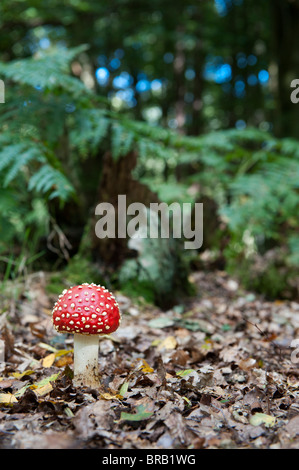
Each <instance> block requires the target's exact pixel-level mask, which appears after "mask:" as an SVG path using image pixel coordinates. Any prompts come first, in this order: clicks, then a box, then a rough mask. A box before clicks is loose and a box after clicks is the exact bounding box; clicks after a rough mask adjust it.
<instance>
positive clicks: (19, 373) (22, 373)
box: [12, 369, 34, 379]
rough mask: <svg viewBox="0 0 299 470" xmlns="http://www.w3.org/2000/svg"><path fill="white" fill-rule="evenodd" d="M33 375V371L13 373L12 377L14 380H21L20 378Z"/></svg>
mask: <svg viewBox="0 0 299 470" xmlns="http://www.w3.org/2000/svg"><path fill="white" fill-rule="evenodd" d="M31 374H34V370H29V369H28V370H25V371H24V372H13V373H12V375H13V376H14V378H15V379H21V378H22V377H25V375H31Z"/></svg>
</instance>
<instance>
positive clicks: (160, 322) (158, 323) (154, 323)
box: [148, 317, 174, 328]
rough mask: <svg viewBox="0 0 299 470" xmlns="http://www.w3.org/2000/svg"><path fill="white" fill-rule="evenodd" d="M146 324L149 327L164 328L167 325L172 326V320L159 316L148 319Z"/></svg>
mask: <svg viewBox="0 0 299 470" xmlns="http://www.w3.org/2000/svg"><path fill="white" fill-rule="evenodd" d="M148 325H149V326H150V327H151V328H166V327H167V326H173V325H174V321H173V320H172V319H171V318H168V317H159V318H154V319H153V320H151V321H149V323H148Z"/></svg>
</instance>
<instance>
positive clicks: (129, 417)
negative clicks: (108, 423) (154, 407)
mask: <svg viewBox="0 0 299 470" xmlns="http://www.w3.org/2000/svg"><path fill="white" fill-rule="evenodd" d="M152 414H153V412H152V411H146V408H145V406H144V405H139V406H137V408H136V413H126V412H124V411H122V412H121V415H120V420H121V421H142V420H144V419H148V418H150V417H151V416H152Z"/></svg>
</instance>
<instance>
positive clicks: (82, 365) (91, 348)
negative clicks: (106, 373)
mask: <svg viewBox="0 0 299 470" xmlns="http://www.w3.org/2000/svg"><path fill="white" fill-rule="evenodd" d="M98 357H99V336H98V335H89V336H88V335H81V334H79V333H74V379H73V384H74V385H75V386H80V385H83V386H85V387H92V388H94V387H98V386H99V363H98Z"/></svg>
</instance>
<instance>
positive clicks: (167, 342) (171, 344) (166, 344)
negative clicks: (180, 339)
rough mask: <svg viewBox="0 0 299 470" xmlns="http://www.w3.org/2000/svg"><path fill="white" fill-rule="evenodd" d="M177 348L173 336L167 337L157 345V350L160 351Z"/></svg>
mask: <svg viewBox="0 0 299 470" xmlns="http://www.w3.org/2000/svg"><path fill="white" fill-rule="evenodd" d="M176 347H177V340H176V339H175V337H174V336H167V338H165V339H163V340H162V341H161V343H159V345H158V347H157V349H158V351H161V350H162V349H168V350H169V349H175V348H176Z"/></svg>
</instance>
